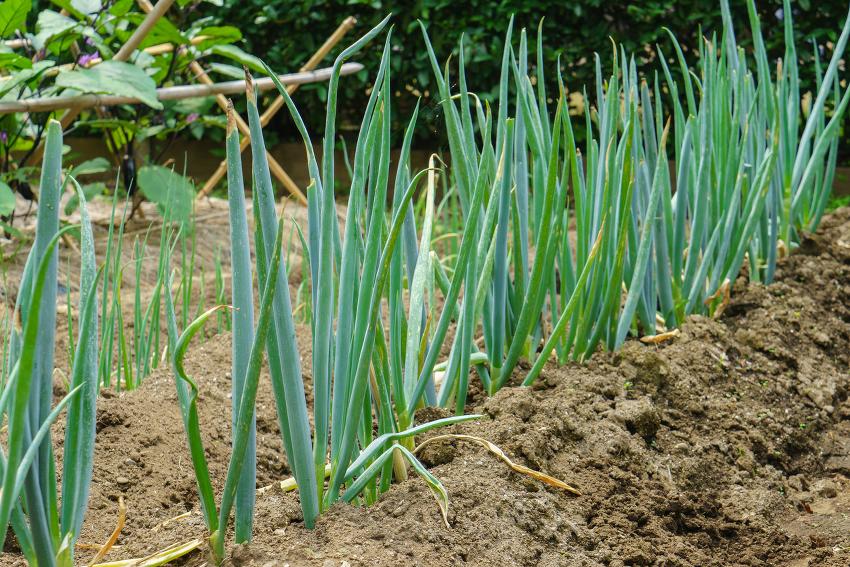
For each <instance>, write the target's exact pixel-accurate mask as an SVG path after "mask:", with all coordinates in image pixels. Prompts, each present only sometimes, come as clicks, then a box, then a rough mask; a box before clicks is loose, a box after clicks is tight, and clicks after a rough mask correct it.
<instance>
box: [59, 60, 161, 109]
mask: <svg viewBox="0 0 850 567" xmlns="http://www.w3.org/2000/svg"><path fill="white" fill-rule="evenodd" d="M56 86H58V87H63V88H66V89H74V90H77V91H80V92H83V93H92V94H111V95H118V96H128V97H133V98H136V99H139V101H141V102H143V103H144V104H146V105H148V106H150V107H151V108H155V109H157V110H159V109H161V108H162V103H160V102H159V100H157V98H156V83H154V81H153V79H151V78H150V77H148V76H147V75H146V74H145V72H144V71H142V70H141V69H140V68H139V67H137V66H135V65H133V64H131V63H124V62H121V61H104V62H103V63H101V64H100V65H96V66H94V67H92V68H91V69H78V70H76V71H65V72H62V73H60V74H59V75H58V76H57V77H56Z"/></svg>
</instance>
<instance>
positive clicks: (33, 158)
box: [27, 0, 174, 165]
mask: <svg viewBox="0 0 850 567" xmlns="http://www.w3.org/2000/svg"><path fill="white" fill-rule="evenodd" d="M172 4H174V0H159V2H157V3H156V7H155V8H154V9H153V10H152V11H151V12H150V13H149V14H148V15H147V16H145V19H144V20H143V21H142V23H141V24H139V27H138V28H136V31H134V32H133V35H131V36H130V39H128V40H127V42H126V43H125V44H124V45H123V46H121V49H120V50H118V53H116V54H115V56H114V57H113V58H112V60H113V61H126V60H127V59H129V58H130V55H132V54H133V51H135V50H136V48H137V47H138V46H139V45H140V44H141V43H142V41H144V39H145V38H146V37H147V35H148V33H150V31H151V29H153V27H154V25H156V22H157V21H158V20H159V19H160V18H161V17H162V16H163V14H165V12H166V11H167V10H168V9H169V8H170V7H171V5H172ZM59 108H68V107H59ZM83 108H85V107H73V108H68V110H66V111H65V114H63V115H62V117H61V118H60V119H59V122H60V123H61V124H62V129H63V130H64V129H65V128H67V127H68V126H70V125H71V123H72V122H73V121H74V120H75V119H76V118H77V116H79V115H80V112H82V110H83ZM43 153H44V142H42V143H40V144H39V145H38V147H36V149H35V151H33V153H32V154H30V157H29V159H28V160H27V165H33V164H36V163H38V162H39V161H40V160H41V156H42V154H43Z"/></svg>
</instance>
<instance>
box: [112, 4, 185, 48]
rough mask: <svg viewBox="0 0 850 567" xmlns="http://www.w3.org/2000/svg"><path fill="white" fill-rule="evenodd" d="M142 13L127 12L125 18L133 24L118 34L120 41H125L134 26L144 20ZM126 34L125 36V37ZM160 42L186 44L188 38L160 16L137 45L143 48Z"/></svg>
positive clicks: (133, 29)
mask: <svg viewBox="0 0 850 567" xmlns="http://www.w3.org/2000/svg"><path fill="white" fill-rule="evenodd" d="M144 19H145V15H144V14H137V13H130V14H127V20H129V21H130V22H131V23H132V24H133V25H132V26H130V28H129V29H127V30H126V32H125V33H121V34H119V37H120V38H121V40H122V41H126V40H127V39H129V37H130V35H131V34H132V32H133V31H135V28H136V26H138V25H140V24H141V23H142V21H144ZM125 36H126V37H125ZM160 43H173V44H175V45H186V44H187V43H189V40H188V38H186V36H185V35H183V34H182V33H180V30H179V29H177V27H176V26H175V25H174V24H172V23H171V22H170V21H169V20H168V19H167V18H160V19H159V20H157V22H156V24H154V26H153V28H151V30H150V32H148V35H146V36H145V39H144V41H142V43H141V44H140V45H139V49H144V48H145V47H150V46H151V45H158V44H160Z"/></svg>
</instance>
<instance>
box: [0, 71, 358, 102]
mask: <svg viewBox="0 0 850 567" xmlns="http://www.w3.org/2000/svg"><path fill="white" fill-rule="evenodd" d="M362 69H363V65H361V64H360V63H346V64H344V65H343V66H342V72H341V74H342V75H351V74H354V73H357V72H359V71H361V70H362ZM332 72H333V69H332V68H331V67H326V68H324V69H319V70H318V71H310V72H306V73H290V74H288V75H278V78H279V79H280V81H281V82H282V83H283V84H285V85H303V84H306V83H317V82H321V81H326V80H328V79H330V77H331V74H332ZM254 87H255V88H256V89H258V90H260V91H268V90H271V89H273V88H274V83H273V82H272V80H271V78H269V77H264V78H262V79H257V80H256V81H255V82H254ZM244 90H245V81H244V80H241V81H225V82H223V83H213V84H211V85H180V86H176V87H163V88H159V89H157V90H156V95H157V99H159V100H161V101H162V100H182V99H186V98H197V97H203V96H213V95H219V94H221V95H227V94H236V93H239V92H242V91H244ZM119 104H141V101H140V100H139V99H137V98H135V97H131V96H119V95H96V94H84V95H77V96H55V97H45V98H34V99H29V100H16V101H3V102H0V114H9V113H12V112H50V111H53V110H61V109H63V108H67V109H69V110H76V111H80V110H83V109H86V108H91V107H93V106H117V105H119Z"/></svg>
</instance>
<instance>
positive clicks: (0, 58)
mask: <svg viewBox="0 0 850 567" xmlns="http://www.w3.org/2000/svg"><path fill="white" fill-rule="evenodd" d="M0 69H32V61H30V60H29V59H28V58H26V57H24V56H22V55H18V54H17V53H0Z"/></svg>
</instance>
